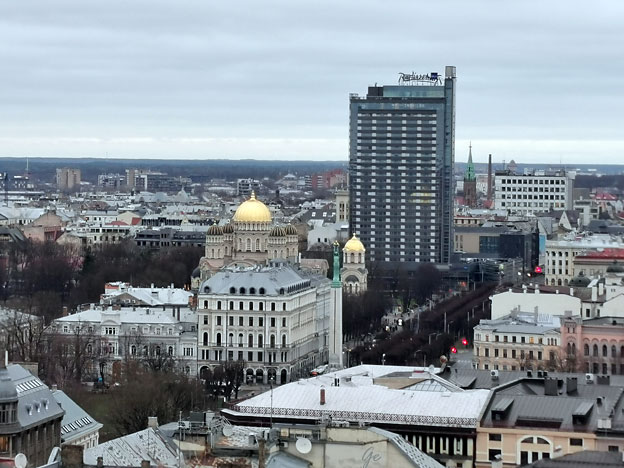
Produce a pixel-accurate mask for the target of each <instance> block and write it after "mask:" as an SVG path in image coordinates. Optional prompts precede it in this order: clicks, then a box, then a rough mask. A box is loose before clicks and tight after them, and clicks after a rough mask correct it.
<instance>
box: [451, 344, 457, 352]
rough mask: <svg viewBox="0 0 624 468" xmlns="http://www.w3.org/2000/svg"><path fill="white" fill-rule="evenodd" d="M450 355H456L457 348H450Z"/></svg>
mask: <svg viewBox="0 0 624 468" xmlns="http://www.w3.org/2000/svg"><path fill="white" fill-rule="evenodd" d="M451 353H453V354H457V348H456V347H455V346H451Z"/></svg>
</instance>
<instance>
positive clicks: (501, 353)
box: [475, 346, 543, 361]
mask: <svg viewBox="0 0 624 468" xmlns="http://www.w3.org/2000/svg"><path fill="white" fill-rule="evenodd" d="M475 349H476V354H477V356H479V352H480V349H479V347H478V346H477V347H476V348H475ZM493 350H494V356H493V357H503V358H507V357H510V356H511V359H518V358H519V359H529V360H533V359H535V354H534V353H533V350H530V351H528V352H527V351H525V350H524V349H521V350H520V352H518V351H517V350H515V349H512V350H510V351H511V353H509V351H508V350H507V348H502V349H501V350H499V349H498V348H493ZM483 356H484V357H491V356H490V348H483ZM542 358H543V354H542V352H541V351H538V352H537V360H538V361H541V360H542Z"/></svg>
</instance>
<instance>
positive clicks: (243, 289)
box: [238, 288, 247, 294]
mask: <svg viewBox="0 0 624 468" xmlns="http://www.w3.org/2000/svg"><path fill="white" fill-rule="evenodd" d="M238 292H239V293H240V294H245V293H246V292H247V290H246V289H245V288H240V289H239V290H238Z"/></svg>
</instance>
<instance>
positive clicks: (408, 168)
mask: <svg viewBox="0 0 624 468" xmlns="http://www.w3.org/2000/svg"><path fill="white" fill-rule="evenodd" d="M455 80H456V78H455V67H446V77H445V79H444V83H443V84H441V85H438V84H435V85H429V84H422V85H416V86H408V85H402V86H381V87H377V86H375V87H370V88H369V89H368V94H367V96H366V97H360V96H358V95H351V97H350V122H349V176H350V186H349V192H350V230H351V231H352V232H353V233H356V234H357V235H358V236H359V237H360V239H361V240H362V242H363V243H364V245H365V246H366V248H367V255H368V256H369V260H370V261H371V262H373V263H383V264H395V263H396V264H399V263H404V262H412V263H413V262H435V263H448V262H449V260H450V256H451V253H452V251H453V246H452V239H453V237H452V232H451V231H452V227H453V165H454V161H455V149H454V148H455ZM388 266H390V265H388Z"/></svg>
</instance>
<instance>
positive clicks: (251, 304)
mask: <svg viewBox="0 0 624 468" xmlns="http://www.w3.org/2000/svg"><path fill="white" fill-rule="evenodd" d="M249 310H254V308H253V302H249Z"/></svg>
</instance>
